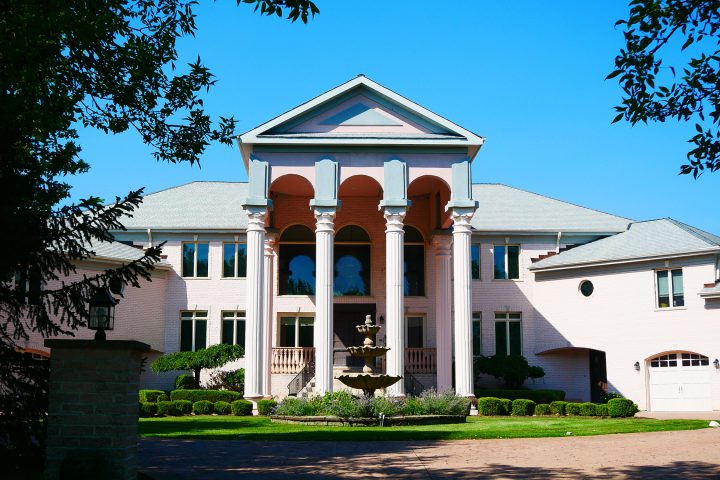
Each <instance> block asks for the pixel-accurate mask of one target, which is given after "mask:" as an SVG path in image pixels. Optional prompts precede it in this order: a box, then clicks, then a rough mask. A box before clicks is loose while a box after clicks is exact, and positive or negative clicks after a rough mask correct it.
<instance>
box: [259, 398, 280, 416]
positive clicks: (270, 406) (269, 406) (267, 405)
mask: <svg viewBox="0 0 720 480" xmlns="http://www.w3.org/2000/svg"><path fill="white" fill-rule="evenodd" d="M276 407H277V402H276V401H275V400H259V401H258V413H259V414H260V415H272V414H273V412H274V411H275V408H276Z"/></svg>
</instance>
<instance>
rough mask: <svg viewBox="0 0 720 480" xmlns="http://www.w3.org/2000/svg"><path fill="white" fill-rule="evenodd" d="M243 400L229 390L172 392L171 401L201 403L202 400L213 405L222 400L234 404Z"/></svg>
mask: <svg viewBox="0 0 720 480" xmlns="http://www.w3.org/2000/svg"><path fill="white" fill-rule="evenodd" d="M241 398H242V396H241V395H240V394H239V393H237V392H230V391H228V390H173V391H172V392H170V400H189V401H190V403H195V402H199V401H200V400H207V401H209V402H212V403H215V402H218V401H220V400H222V401H223V402H228V403H232V402H234V401H235V400H240V399H241Z"/></svg>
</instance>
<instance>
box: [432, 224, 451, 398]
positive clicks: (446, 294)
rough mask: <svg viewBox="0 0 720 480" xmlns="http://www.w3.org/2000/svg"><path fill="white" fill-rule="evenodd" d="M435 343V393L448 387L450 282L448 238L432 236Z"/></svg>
mask: <svg viewBox="0 0 720 480" xmlns="http://www.w3.org/2000/svg"><path fill="white" fill-rule="evenodd" d="M433 245H434V246H435V292H434V295H435V339H436V340H435V342H436V351H437V354H436V355H435V358H436V359H437V360H436V361H437V365H436V367H437V390H438V391H439V392H442V391H446V390H450V389H451V388H452V319H451V318H450V316H451V315H452V308H451V296H452V283H451V276H450V268H451V266H450V265H451V256H450V248H451V245H452V237H451V236H450V235H435V236H434V237H433Z"/></svg>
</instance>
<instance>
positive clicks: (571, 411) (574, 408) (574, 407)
mask: <svg viewBox="0 0 720 480" xmlns="http://www.w3.org/2000/svg"><path fill="white" fill-rule="evenodd" d="M565 413H567V414H568V415H580V404H579V403H574V402H570V403H568V404H567V405H565Z"/></svg>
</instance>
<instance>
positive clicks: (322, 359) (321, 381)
mask: <svg viewBox="0 0 720 480" xmlns="http://www.w3.org/2000/svg"><path fill="white" fill-rule="evenodd" d="M314 213H315V219H316V224H315V329H314V338H313V340H314V345H315V390H316V392H317V393H318V394H319V395H324V394H326V393H332V387H333V280H334V266H333V264H334V255H333V241H334V237H335V230H334V227H335V225H334V223H333V222H334V220H335V213H336V209H335V208H334V207H316V208H315V209H314Z"/></svg>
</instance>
